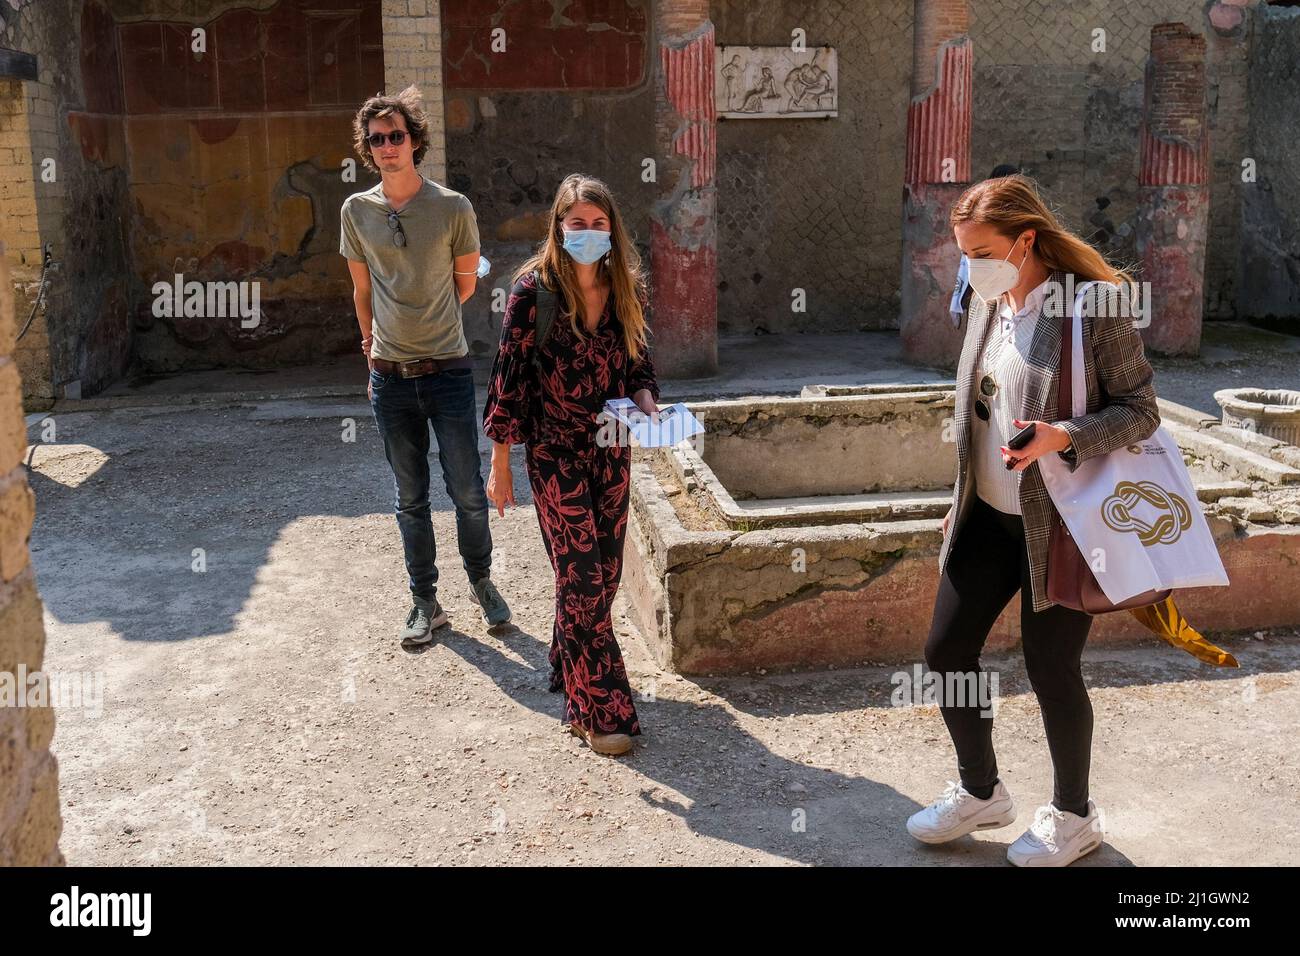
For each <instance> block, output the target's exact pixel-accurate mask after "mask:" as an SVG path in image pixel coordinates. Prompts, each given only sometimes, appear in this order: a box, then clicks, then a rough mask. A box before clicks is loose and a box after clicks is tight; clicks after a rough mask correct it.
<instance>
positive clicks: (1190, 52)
mask: <svg viewBox="0 0 1300 956" xmlns="http://www.w3.org/2000/svg"><path fill="white" fill-rule="evenodd" d="M1208 157H1209V137H1208V135H1207V128H1206V112H1205V38H1204V37H1203V36H1201V35H1199V34H1196V33H1193V32H1192V31H1191V30H1189V29H1188V28H1187V27H1186V26H1185V25H1184V24H1182V23H1158V24H1156V25H1155V26H1154V27H1152V28H1151V54H1150V56H1149V57H1148V59H1147V68H1146V99H1145V103H1144V106H1143V112H1142V130H1141V158H1140V161H1139V167H1138V177H1139V178H1138V220H1137V252H1138V257H1139V259H1140V260H1141V263H1142V279H1143V280H1144V281H1146V282H1149V283H1150V289H1151V324H1150V325H1148V326H1147V327H1146V328H1144V329H1142V330H1141V331H1142V339H1143V341H1144V342H1145V343H1146V345H1147V347H1148V348H1151V349H1153V350H1155V351H1158V352H1163V353H1166V354H1170V355H1196V354H1197V353H1198V352H1199V351H1200V347H1201V319H1202V312H1203V308H1204V298H1205V297H1204V281H1205V237H1206V228H1207V225H1208V223H1209V213H1210V190H1209V187H1208V185H1207V181H1208V180H1207V172H1206V170H1207V161H1208Z"/></svg>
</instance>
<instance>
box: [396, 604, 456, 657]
mask: <svg viewBox="0 0 1300 956" xmlns="http://www.w3.org/2000/svg"><path fill="white" fill-rule="evenodd" d="M446 623H447V612H446V611H444V610H443V609H442V605H440V604H439V603H438V600H437V598H435V599H434V601H433V606H432V607H430V606H428V605H426V604H422V603H419V602H416V604H415V606H414V607H412V608H411V613H410V614H408V615H407V616H406V627H404V628H402V631H401V633H400V634H398V637H399V638H400V639H401V641H402V646H403V647H413V646H416V645H419V644H428V643H429V642H430V641H431V640H433V629H434V628H435V627H442V625H444V624H446Z"/></svg>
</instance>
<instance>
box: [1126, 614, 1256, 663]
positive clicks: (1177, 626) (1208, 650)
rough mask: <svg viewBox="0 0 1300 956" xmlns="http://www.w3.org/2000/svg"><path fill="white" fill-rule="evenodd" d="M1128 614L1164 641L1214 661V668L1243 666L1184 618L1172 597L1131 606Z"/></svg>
mask: <svg viewBox="0 0 1300 956" xmlns="http://www.w3.org/2000/svg"><path fill="white" fill-rule="evenodd" d="M1129 613H1130V614H1132V615H1133V616H1134V617H1135V618H1137V619H1138V620H1139V621H1141V622H1142V626H1143V627H1145V628H1146V629H1147V630H1149V631H1151V632H1152V633H1153V634H1156V635H1158V636H1159V637H1160V639H1161V640H1164V641H1168V642H1169V643H1170V644H1172V645H1173V646H1174V647H1177V648H1179V649H1180V650H1184V651H1186V652H1187V653H1188V654H1191V655H1192V656H1193V657H1195V658H1196V659H1197V660H1198V661H1204V662H1205V663H1207V664H1213V665H1214V666H1215V667H1238V666H1240V665H1238V664H1237V659H1236V658H1235V657H1233V656H1232V655H1231V654H1229V653H1228V652H1227V651H1225V650H1223V649H1222V648H1220V647H1215V646H1214V645H1213V644H1211V643H1210V642H1209V641H1207V640H1206V639H1205V638H1203V637H1202V636H1201V634H1200V632H1199V631H1197V630H1196V629H1195V628H1194V627H1192V626H1191V625H1190V624H1188V623H1187V618H1185V617H1183V615H1182V612H1181V611H1179V610H1178V606H1177V605H1176V604H1174V599H1173V598H1172V597H1167V598H1165V599H1164V600H1163V601H1161V602H1160V603H1159V604H1152V605H1149V606H1147V607H1132V608H1129Z"/></svg>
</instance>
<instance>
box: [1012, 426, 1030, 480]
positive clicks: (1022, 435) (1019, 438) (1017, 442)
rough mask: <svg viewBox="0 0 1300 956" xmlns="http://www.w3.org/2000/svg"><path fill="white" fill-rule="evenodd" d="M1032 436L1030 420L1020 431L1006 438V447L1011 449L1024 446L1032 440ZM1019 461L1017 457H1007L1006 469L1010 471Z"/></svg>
mask: <svg viewBox="0 0 1300 956" xmlns="http://www.w3.org/2000/svg"><path fill="white" fill-rule="evenodd" d="M1033 437H1034V423H1033V422H1030V423H1029V424H1028V425H1026V426H1025V427H1024V428H1022V429H1020V431H1018V432H1016V433H1015V434H1014V435H1012V436H1011V437H1010V438H1009V439H1008V440H1007V447H1008V448H1012V449H1015V448H1024V447H1025V446H1026V445H1028V444H1029V443H1030V441H1032V440H1033ZM1019 461H1020V459H1019V458H1010V459H1008V460H1007V471H1010V470H1011V469H1012V468H1014V467H1016V463H1017V462H1019Z"/></svg>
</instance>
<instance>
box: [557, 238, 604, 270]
mask: <svg viewBox="0 0 1300 956" xmlns="http://www.w3.org/2000/svg"><path fill="white" fill-rule="evenodd" d="M609 250H610V243H609V232H608V230H604V229H565V230H564V251H565V252H567V253H568V254H569V255H571V256H573V258H574V259H575V260H576V261H578V262H581V263H583V264H584V265H591V264H592V263H593V262H598V261H599V260H600V257H601V256H603V255H604V254H605V253H607V252H609Z"/></svg>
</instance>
